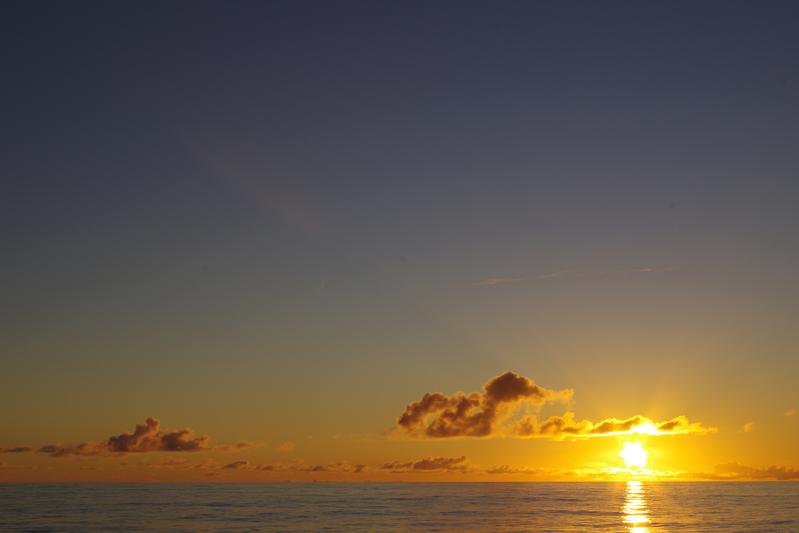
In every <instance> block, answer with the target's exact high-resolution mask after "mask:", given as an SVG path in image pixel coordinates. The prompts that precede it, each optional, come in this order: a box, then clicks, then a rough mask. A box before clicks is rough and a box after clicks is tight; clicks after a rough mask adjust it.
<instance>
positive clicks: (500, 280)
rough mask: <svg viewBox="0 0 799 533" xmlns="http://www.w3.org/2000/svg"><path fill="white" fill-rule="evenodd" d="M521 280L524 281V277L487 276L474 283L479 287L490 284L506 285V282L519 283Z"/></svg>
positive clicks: (490, 285)
mask: <svg viewBox="0 0 799 533" xmlns="http://www.w3.org/2000/svg"><path fill="white" fill-rule="evenodd" d="M520 281H524V278H497V277H494V278H486V279H482V280H480V281H475V282H474V283H472V285H474V286H476V287H479V286H489V287H493V286H494V285H504V284H506V283H519V282H520Z"/></svg>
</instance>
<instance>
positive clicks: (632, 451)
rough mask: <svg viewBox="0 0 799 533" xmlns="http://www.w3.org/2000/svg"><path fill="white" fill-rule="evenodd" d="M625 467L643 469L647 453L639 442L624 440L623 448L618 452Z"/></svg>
mask: <svg viewBox="0 0 799 533" xmlns="http://www.w3.org/2000/svg"><path fill="white" fill-rule="evenodd" d="M619 455H621V458H622V459H624V464H625V465H627V468H637V469H643V468H645V467H646V460H647V458H648V456H649V454H647V453H646V450H644V447H643V446H642V445H641V443H640V442H625V443H624V448H623V449H622V450H621V452H619Z"/></svg>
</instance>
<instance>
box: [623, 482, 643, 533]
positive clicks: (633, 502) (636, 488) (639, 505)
mask: <svg viewBox="0 0 799 533" xmlns="http://www.w3.org/2000/svg"><path fill="white" fill-rule="evenodd" d="M622 512H623V513H624V523H625V524H626V525H627V526H628V528H629V531H630V532H631V533H632V532H635V533H648V532H649V528H648V527H647V526H646V524H648V523H649V515H648V512H649V509H647V506H646V493H645V492H644V484H643V483H642V482H641V481H633V480H630V481H628V482H627V492H626V494H625V497H624V508H623V509H622Z"/></svg>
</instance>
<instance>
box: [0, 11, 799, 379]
mask: <svg viewBox="0 0 799 533" xmlns="http://www.w3.org/2000/svg"><path fill="white" fill-rule="evenodd" d="M798 22H799V4H797V3H796V2H755V1H749V2H734V1H723V2H649V1H648V2H464V1H457V2H374V1H368V2H321V1H320V2H300V1H291V2H288V1H287V2H215V3H212V2H197V1H192V2H149V3H147V2H127V3H122V2H97V3H86V2H16V3H14V2H6V3H5V4H4V6H3V10H2V16H0V42H2V48H1V50H2V52H0V53H1V54H2V59H0V68H2V74H3V76H2V79H3V82H2V84H1V85H0V120H1V121H2V128H0V150H2V156H1V157H0V172H2V194H1V195H0V239H1V242H2V249H3V252H2V263H1V264H0V274H1V275H2V281H1V282H0V283H1V284H2V293H0V294H1V295H2V298H3V301H4V305H3V310H2V311H0V318H2V322H4V324H5V328H4V329H5V333H8V334H9V335H11V333H13V337H14V338H15V339H17V340H16V341H15V342H17V344H16V345H15V346H16V348H15V349H16V352H15V354H17V355H19V357H22V358H26V357H27V358H30V357H34V356H33V355H32V354H35V353H38V352H36V348H35V346H33V344H32V343H33V341H32V340H31V339H34V338H41V335H55V337H53V339H54V340H53V342H54V343H55V342H56V341H58V343H59V345H60V346H62V347H64V348H63V350H65V352H64V353H71V354H72V355H71V356H74V357H82V355H81V354H84V353H89V352H91V349H87V348H86V347H85V346H83V345H81V346H79V347H74V346H73V348H70V347H69V346H70V345H69V344H68V343H64V342H63V340H64V338H65V336H71V335H78V336H79V337H80V335H81V332H83V333H86V334H87V335H88V334H89V332H92V331H97V330H106V331H112V332H113V334H114V335H116V336H117V337H115V339H118V345H116V344H115V345H114V346H116V347H118V346H122V345H127V344H130V342H132V341H131V339H133V338H139V339H141V338H142V336H145V337H147V338H151V337H153V335H155V334H154V333H153V331H154V329H153V328H155V329H157V328H161V327H166V326H165V325H168V326H169V331H170V333H164V335H167V336H168V337H169V339H168V340H169V342H171V343H172V344H169V342H166V341H164V342H162V343H160V344H158V343H156V342H155V341H153V345H152V346H149V347H148V349H147V350H141V353H147V354H150V355H153V356H155V355H158V354H161V355H164V354H165V353H167V352H169V353H177V351H180V350H177V348H175V350H173V351H172V352H170V351H169V350H167V349H166V348H164V346H172V347H173V348H174V346H177V345H178V344H180V342H182V341H180V340H175V338H174V335H176V333H174V332H175V331H181V330H185V331H193V332H196V331H201V330H203V328H211V329H213V330H214V331H220V332H224V331H228V332H229V331H232V330H231V328H234V329H235V331H236V332H237V333H236V336H237V339H239V340H237V341H236V342H245V343H246V342H247V341H246V339H248V335H256V332H258V331H260V330H259V328H265V330H266V331H268V332H269V335H268V336H269V338H270V339H271V340H272V341H274V342H278V341H277V340H275V339H280V338H284V337H285V339H284V341H283V342H284V344H283V345H281V346H285V345H291V343H292V342H295V341H296V342H299V341H298V340H297V339H298V338H299V337H298V336H297V334H296V332H297V331H298V330H301V329H305V330H310V331H311V332H315V333H316V334H317V335H318V337H317V338H326V337H325V335H328V336H329V337H330V338H333V337H335V339H338V341H331V342H334V343H335V342H339V341H340V340H341V338H342V336H341V335H344V334H343V333H342V334H341V335H340V336H338V337H336V336H335V335H334V334H333V333H331V330H329V329H325V328H327V327H328V326H329V327H331V328H332V327H333V326H330V323H331V322H330V321H331V320H332V321H336V320H341V321H344V323H341V322H335V324H336V325H340V326H341V327H342V328H343V330H347V328H353V329H352V331H351V332H350V333H349V334H350V335H352V336H354V337H358V335H365V336H369V335H371V336H372V337H370V338H372V339H373V340H374V339H377V338H382V337H380V335H387V334H390V333H387V332H390V331H392V328H395V327H399V328H400V332H401V333H402V332H405V333H407V332H414V334H413V335H411V334H409V335H404V336H403V335H401V334H400V333H398V334H397V335H398V336H401V337H402V338H403V339H404V340H402V342H410V341H409V340H408V339H413V338H415V337H416V334H417V333H418V332H419V331H427V330H426V329H425V328H430V331H429V332H428V333H427V335H428V337H425V335H424V334H419V335H418V338H419V339H421V340H419V342H420V343H422V342H423V341H425V339H426V340H427V341H428V342H429V343H430V345H432V344H435V342H440V343H442V344H444V345H446V344H447V342H448V341H447V339H448V337H447V335H449V333H447V332H448V331H449V330H447V328H442V327H439V326H440V324H437V325H435V327H434V325H433V323H434V322H435V319H434V318H432V317H433V315H435V316H439V315H442V314H444V315H446V314H448V313H453V314H454V315H457V314H458V313H466V311H464V310H465V309H483V308H484V307H483V306H486V305H487V306H488V309H491V310H492V317H491V320H497V321H498V322H499V323H501V322H502V319H503V318H502V317H503V316H504V315H503V313H508V316H511V315H512V316H517V317H518V316H520V314H522V315H523V314H524V313H525V312H530V313H533V311H532V310H531V309H533V308H535V306H536V305H544V304H543V303H542V302H546V305H547V306H549V305H550V304H552V305H554V306H555V308H556V309H560V307H558V305H561V304H562V305H563V306H564V307H562V308H563V309H565V308H567V307H568V308H579V309H587V307H585V306H588V307H590V306H596V309H597V312H598V313H600V312H601V309H602V308H604V307H607V306H608V305H609V304H610V303H613V302H617V301H619V300H618V299H621V300H624V299H625V298H627V299H629V301H630V302H632V303H631V304H630V305H631V306H632V307H630V309H636V310H640V309H642V308H647V307H648V306H650V304H653V302H655V303H656V305H657V306H660V307H661V308H668V309H671V310H672V311H673V313H674V316H677V315H679V314H680V313H681V312H682V311H681V310H682V309H694V310H697V311H696V313H698V314H699V315H701V316H708V315H707V313H709V312H712V311H711V310H712V309H713V306H712V305H711V304H710V303H708V302H715V304H716V305H717V307H718V308H719V309H722V308H723V309H726V310H729V309H732V308H735V305H736V302H749V303H751V302H752V301H755V300H756V301H757V302H760V303H761V304H762V305H763V306H766V307H767V308H768V313H766V314H767V315H769V316H771V315H772V314H774V315H779V316H785V314H786V309H794V307H795V304H793V303H791V302H795V301H796V300H795V299H794V298H793V297H792V296H791V295H792V294H794V293H795V289H790V288H788V287H795V286H796V283H795V282H796V281H797V280H796V267H797V255H796V250H797V246H796V245H797V241H796V237H797V229H799V228H798V227H797V217H796V214H795V209H796V203H797V171H798V170H799V159H798V158H799V155H797V154H799V150H797V146H799V126H797V124H799V98H797V94H799V37H798V35H799V32H797V27H798V24H797V23H798ZM641 267H652V268H668V269H674V271H675V272H683V273H684V274H679V275H683V276H685V277H684V278H679V282H677V281H664V282H663V283H665V284H666V285H665V286H659V287H658V288H654V289H653V288H647V289H645V290H644V289H642V290H641V291H640V292H635V293H632V292H631V293H630V294H627V293H623V294H622V293H619V292H617V291H616V289H618V288H616V289H614V290H613V291H610V292H609V293H608V294H605V293H601V291H602V290H603V289H602V287H600V288H599V289H596V290H599V291H600V293H598V294H595V293H591V295H590V297H588V298H586V293H584V292H579V293H577V292H575V293H572V292H569V291H568V290H566V292H564V293H558V294H554V293H552V294H550V293H546V291H547V290H550V289H541V290H542V291H544V293H535V294H534V295H531V294H530V293H526V292H524V291H525V290H527V289H524V288H521V285H520V287H519V289H518V290H519V291H520V292H519V293H518V294H525V295H526V296H525V297H524V298H527V299H526V300H523V299H522V297H521V296H519V295H518V294H516V293H514V294H515V295H506V297H507V300H503V303H502V304H500V303H497V302H495V301H492V300H491V298H492V296H491V294H489V293H488V292H485V291H484V292H479V293H476V292H473V291H475V290H477V291H479V290H481V289H480V288H478V287H475V286H473V285H472V284H473V283H474V282H478V281H479V280H482V279H485V278H488V277H492V276H500V277H501V276H507V277H518V278H525V279H526V278H529V277H530V276H534V275H539V274H545V273H547V272H554V271H561V270H576V271H579V272H581V273H593V274H592V275H594V274H595V275H596V276H598V277H601V275H602V274H601V273H603V272H609V271H614V272H615V271H628V270H629V269H636V268H641ZM747 275H751V276H752V277H751V278H744V277H741V276H747ZM677 276H678V275H675V276H674V277H673V278H674V279H676V278H677ZM730 276H731V277H730ZM592 279H594V278H592ZM614 283H615V282H614ZM600 285H602V283H600ZM428 289H429V290H430V291H433V292H425V293H424V296H423V297H422V296H420V295H419V293H417V292H415V291H418V290H428ZM553 290H554V289H553ZM436 291H439V292H436ZM536 291H538V289H536ZM680 291H683V292H680ZM792 291H793V292H792ZM721 294H724V295H727V296H724V297H722V296H719V295H721ZM730 294H732V295H734V296H729V295H730ZM425 298H426V299H428V300H425V301H424V302H422V303H420V299H421V300H424V299H425ZM514 298H516V299H514ZM681 298H683V299H681ZM522 300H523V301H522ZM431 302H432V303H431ZM557 302H560V303H557ZM628 303H629V302H628ZM506 304H507V305H508V307H507V308H505V307H502V306H504V305H506ZM572 305H573V306H575V307H570V306H572ZM525 306H533V307H525ZM791 306H793V307H791ZM419 308H424V309H426V310H427V312H428V313H429V314H425V313H420V312H419ZM751 308H756V309H760V308H759V307H757V306H756V305H755V306H754V307H751ZM548 309H550V310H551V309H552V307H548ZM699 310H701V311H699ZM539 311H540V312H542V313H544V311H541V310H540V309H539V310H538V311H536V312H539ZM764 312H765V311H764ZM633 314H634V313H633ZM454 315H453V316H454ZM603 316H606V315H603ZM467 318H468V320H467ZM467 318H464V317H463V316H461V319H463V320H464V322H463V324H472V323H481V319H480V318H478V317H477V316H476V315H475V316H472V317H467ZM483 318H486V317H483ZM606 318H607V316H606ZM621 318H622V317H621V316H620V317H619V320H621ZM629 318H630V317H629V316H626V319H629ZM346 320H351V322H346ZM452 320H453V321H454V322H457V321H458V320H460V319H456V318H453V319H452ZM553 320H554V319H553ZM608 320H611V318H608ZM730 320H731V321H730V322H729V323H730V324H733V323H734V324H737V322H736V320H732V319H730ZM560 323H561V324H562V323H564V322H560ZM652 323H658V322H657V321H656V320H655V321H653V322H652ZM123 324H124V326H123ZM131 324H133V326H131ZM136 324H139V325H141V328H140V329H138V330H137V329H136V327H135V325H136ZM276 324H278V325H279V327H278V326H276ZM356 325H357V327H356ZM628 325H629V323H628ZM248 327H251V329H248ZM464 327H466V326H464ZM59 328H63V331H62V330H60V329H59ZM126 328H127V329H126ZM130 328H133V329H130ZM281 328H282V329H281ZM292 328H294V329H292ZM370 328H371V329H370ZM403 328H405V329H403ZM333 329H335V328H333ZM59 331H61V333H58V332H59ZM786 331H787V330H786ZM287 332H288V333H287ZM5 333H4V334H5ZM59 335H60V336H59ZM170 335H171V336H170ZM186 335H188V336H191V335H193V333H192V334H189V333H187V334H186ZM292 335H294V336H292ZM336 335H338V334H336ZM764 335H765V333H764ZM456 336H457V334H456V333H452V338H455V337H456ZM241 339H244V340H243V341H241ZM115 342H117V341H115ZM137 342H138V341H137ZM220 342H221V341H220ZM258 342H261V339H260V337H259V340H258V341H257V342H256V340H252V343H253V344H258ZM375 342H377V341H375ZM397 342H400V341H397ZM453 342H454V341H453ZM553 342H554V341H553ZM126 343H127V344H126ZM32 346H33V347H32ZM195 348H196V347H195ZM192 349H194V348H192ZM200 349H205V348H203V347H201V348H200ZM458 349H460V348H458ZM70 350H73V351H72V352H70ZM109 350H110V349H109ZM109 350H106V352H104V353H107V352H109ZM159 350H163V351H164V353H161V352H159ZM186 350H189V349H188V348H186ZM309 350H310V348H309ZM453 350H454V348H453ZM498 350H499V348H498ZM101 351H103V350H99V349H98V354H99V352H101ZM310 351H312V350H310ZM345 351H346V350H345ZM355 351H357V350H355ZM411 351H412V350H407V351H406V355H407V353H410V352H411ZM446 351H447V350H446V349H442V350H441V353H444V352H446ZM110 352H113V350H110ZM350 352H352V351H350ZM26 354H27V355H26ZM48 354H50V355H47V356H46V357H45V356H42V357H45V359H46V358H47V357H55V355H52V352H48ZM98 357H99V355H98ZM344 366H345V367H346V364H345V365H344ZM487 367H490V368H491V369H492V370H490V371H491V372H493V371H494V370H493V369H494V368H495V367H494V366H491V365H487ZM503 368H504V367H503ZM475 374H476V375H479V376H485V375H487V374H486V370H485V369H477V370H475ZM442 386H443V385H442Z"/></svg>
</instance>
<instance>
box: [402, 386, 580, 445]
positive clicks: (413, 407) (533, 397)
mask: <svg viewBox="0 0 799 533" xmlns="http://www.w3.org/2000/svg"><path fill="white" fill-rule="evenodd" d="M571 396H572V391H571V390H569V389H566V390H562V391H554V390H549V389H545V388H543V387H539V386H538V385H536V384H535V383H534V382H533V380H531V379H530V378H526V377H524V376H520V375H518V374H515V373H513V372H505V373H504V374H502V375H500V376H496V377H494V378H492V379H490V380H489V381H488V382H487V383H486V384H485V385H484V392H472V393H468V394H466V393H463V392H457V393H455V394H454V395H452V396H448V395H446V394H442V393H440V392H429V393H427V394H425V395H424V396H422V398H421V399H420V400H417V401H415V402H411V403H410V404H408V405H407V406H406V407H405V411H404V412H403V413H402V415H400V417H399V419H398V420H397V424H398V426H399V427H400V429H401V430H402V431H404V432H405V433H406V434H408V435H412V436H415V437H424V438H448V437H487V436H490V435H491V434H493V433H494V431H495V428H496V425H497V423H498V422H499V421H500V420H501V419H503V417H504V416H505V415H506V414H507V413H508V412H509V411H510V410H511V409H512V408H513V407H515V406H517V405H519V404H521V403H522V402H527V403H529V404H532V405H539V406H540V405H542V404H544V403H546V402H552V401H558V400H568V399H570V398H571Z"/></svg>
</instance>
